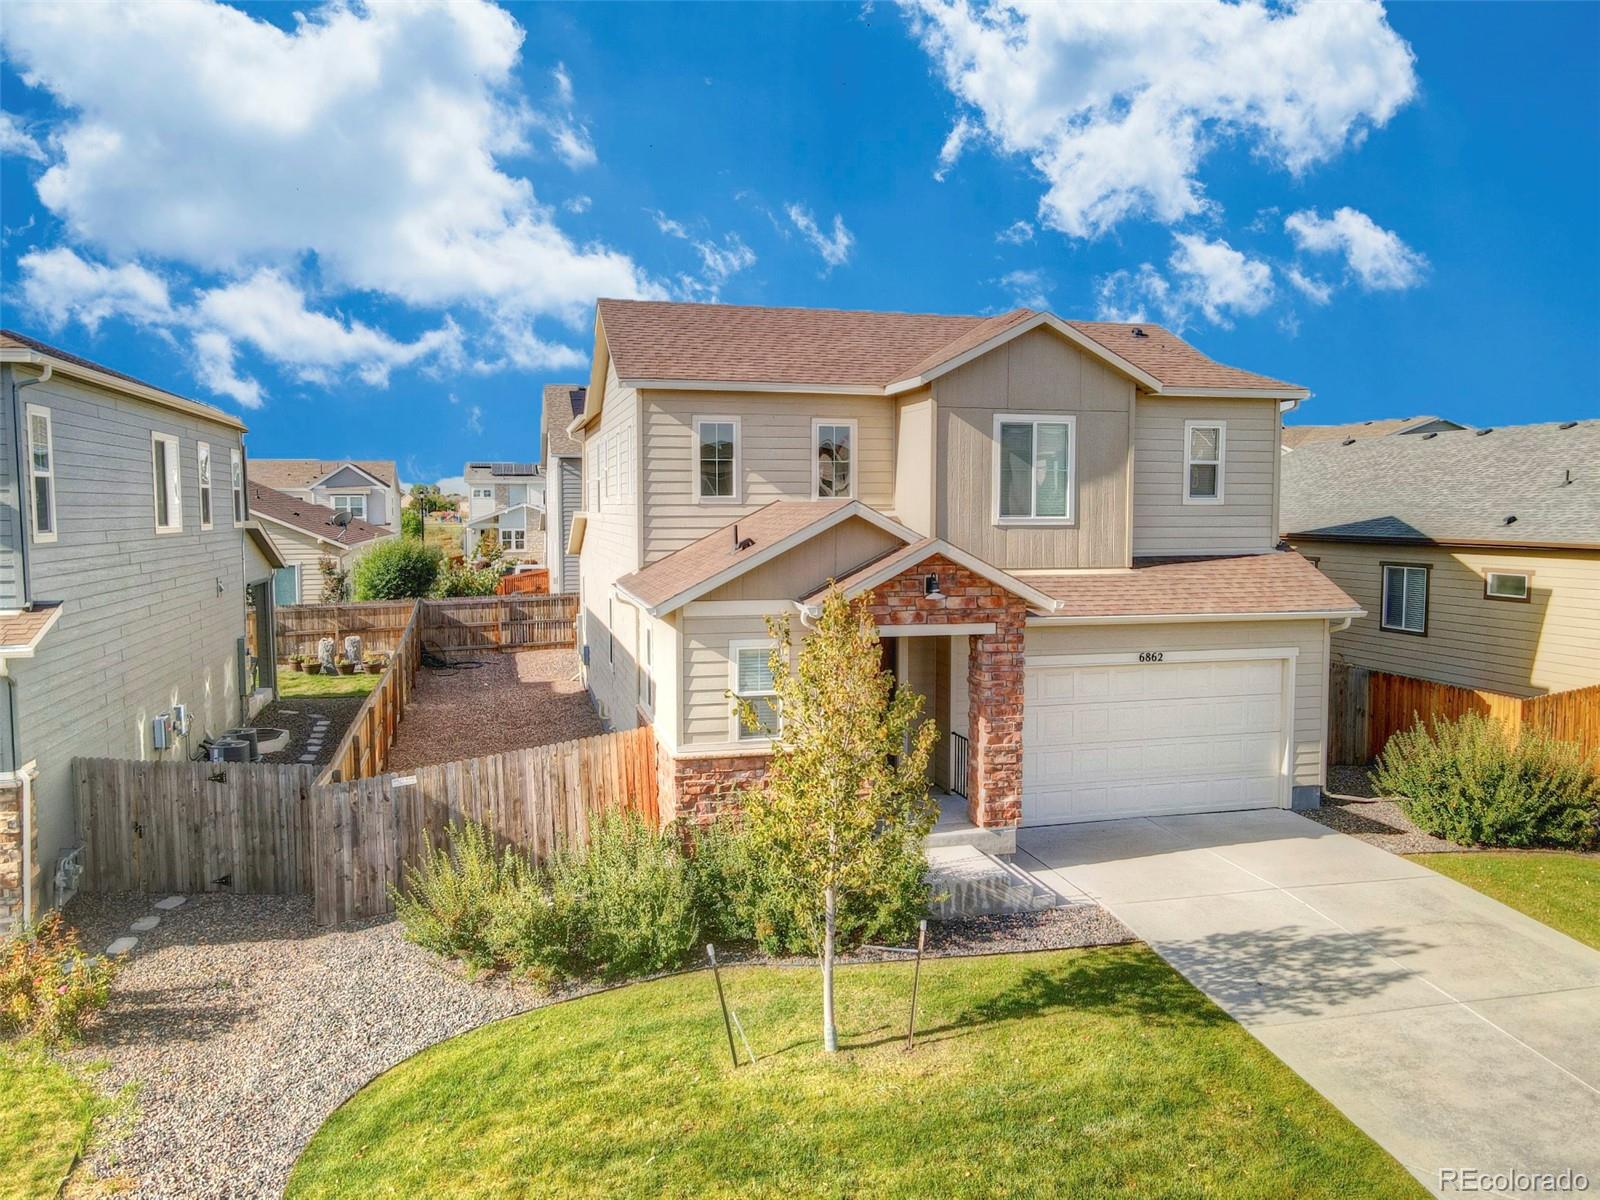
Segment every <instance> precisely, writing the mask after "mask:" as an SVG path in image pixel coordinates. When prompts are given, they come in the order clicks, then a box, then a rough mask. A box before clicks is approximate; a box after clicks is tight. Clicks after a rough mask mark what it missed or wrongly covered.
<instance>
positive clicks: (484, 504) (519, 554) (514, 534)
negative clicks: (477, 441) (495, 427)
mask: <svg viewBox="0 0 1600 1200" xmlns="http://www.w3.org/2000/svg"><path fill="white" fill-rule="evenodd" d="M461 474H462V477H463V478H464V479H465V480H466V483H467V519H466V521H465V523H464V527H463V529H462V531H461V550H462V553H463V554H464V555H465V556H466V557H467V558H468V559H471V558H472V556H473V555H474V554H475V553H476V552H477V549H478V543H479V542H480V541H481V540H482V539H483V535H484V534H485V533H491V534H493V535H494V536H495V537H496V538H497V539H498V540H499V542H500V550H501V552H502V554H503V555H504V557H505V558H507V559H509V560H511V561H513V562H540V561H542V560H543V557H544V474H543V472H541V471H540V470H539V464H538V463H514V462H469V463H468V464H467V465H466V467H465V468H464V469H463V471H462V472H461Z"/></svg>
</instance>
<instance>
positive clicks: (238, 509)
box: [228, 448, 246, 525]
mask: <svg viewBox="0 0 1600 1200" xmlns="http://www.w3.org/2000/svg"><path fill="white" fill-rule="evenodd" d="M228 457H229V458H230V459H231V460H232V462H231V464H230V477H231V481H232V486H233V523H234V524H235V525H242V524H244V519H245V516H246V513H245V507H244V455H242V454H240V453H239V451H238V449H237V448H234V449H231V450H229V451H228Z"/></svg>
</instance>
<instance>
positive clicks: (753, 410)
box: [607, 391, 895, 563]
mask: <svg viewBox="0 0 1600 1200" xmlns="http://www.w3.org/2000/svg"><path fill="white" fill-rule="evenodd" d="M607 403H608V405H609V400H608V401H607ZM641 408H642V410H643V416H644V432H645V440H644V446H645V454H644V479H643V483H644V496H645V507H644V561H645V562H647V563H648V562H654V561H655V560H656V559H658V558H661V557H663V556H664V555H667V554H670V553H672V552H673V551H674V550H681V549H682V548H683V547H684V546H687V545H688V544H689V543H690V542H693V541H695V540H697V539H699V538H702V537H704V536H705V535H706V534H708V533H711V532H713V531H714V530H717V529H720V528H721V527H722V526H724V525H727V524H729V523H730V522H733V521H737V520H738V519H739V518H740V517H743V516H745V515H747V514H749V513H752V512H754V511H755V510H756V509H758V508H761V507H762V506H764V505H767V504H770V503H772V501H774V500H809V499H811V474H812V471H813V469H814V467H815V462H814V459H815V456H816V450H815V448H814V446H813V445H812V440H811V422H812V421H813V419H816V418H824V419H825V418H829V417H835V418H841V419H846V420H853V421H855V422H856V446H855V472H856V478H855V499H857V500H860V501H862V502H863V503H865V504H868V505H870V506H871V507H873V508H875V509H878V510H879V511H880V512H891V511H893V509H894V504H895V482H894V481H895V448H894V443H895V411H894V401H893V400H891V399H889V398H887V397H876V396H825V395H815V396H813V395H790V394H784V395H760V394H755V393H740V392H666V391H646V392H645V393H643V395H642V397H641ZM697 417H737V418H738V419H739V443H740V444H739V462H738V466H739V471H738V475H739V477H738V479H737V480H735V488H736V493H735V494H736V496H737V500H738V502H737V503H732V504H730V503H726V502H719V503H709V504H708V503H699V502H697V499H696V495H697V490H698V485H697V482H696V481H697V479H698V475H699V466H698V457H697V455H698V448H697V446H696V444H695V437H694V422H695V419H696V418H697Z"/></svg>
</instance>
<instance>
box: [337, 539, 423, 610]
mask: <svg viewBox="0 0 1600 1200" xmlns="http://www.w3.org/2000/svg"><path fill="white" fill-rule="evenodd" d="M443 562H444V555H443V554H442V553H440V551H439V549H438V547H436V546H429V545H426V544H424V543H422V542H419V541H417V540H416V539H415V538H394V539H392V540H390V541H386V542H379V543H378V544H377V545H376V546H374V547H373V548H372V549H371V550H368V551H367V552H366V553H365V554H363V555H362V556H361V557H360V558H359V559H357V560H356V565H355V570H354V572H353V573H352V580H353V583H354V589H355V598H356V599H357V600H414V599H420V598H421V597H423V596H428V595H431V594H432V593H433V588H434V584H435V583H436V582H437V580H438V578H439V569H440V566H441V564H442V563H443Z"/></svg>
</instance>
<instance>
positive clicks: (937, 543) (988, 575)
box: [805, 538, 1056, 616]
mask: <svg viewBox="0 0 1600 1200" xmlns="http://www.w3.org/2000/svg"><path fill="white" fill-rule="evenodd" d="M918 540H919V541H920V540H921V539H920V538H919V539H918ZM900 553H901V552H900V551H895V552H894V553H893V554H890V555H887V556H886V558H885V561H884V563H883V565H882V566H880V567H878V569H877V570H875V571H873V572H872V573H871V574H869V575H866V576H863V577H862V578H861V579H858V580H852V581H851V583H850V586H849V587H847V588H846V589H845V593H844V594H845V596H846V597H847V598H848V597H852V596H859V595H860V594H861V593H862V592H867V591H871V590H872V589H873V588H875V587H877V586H878V585H879V584H880V583H882V582H883V581H884V580H886V579H893V578H894V577H895V576H896V575H898V574H900V573H901V572H902V571H908V570H910V569H911V568H912V567H914V566H915V565H916V564H917V563H920V562H925V561H927V560H928V559H929V558H932V557H933V556H934V555H936V554H937V555H940V556H942V557H944V558H948V559H949V560H950V561H951V562H953V563H955V564H956V565H958V566H962V567H965V568H966V569H967V570H969V571H971V572H972V573H973V574H974V575H981V576H982V577H983V578H985V579H987V580H988V581H989V582H990V583H992V584H994V585H995V586H996V587H998V588H1004V589H1005V590H1006V591H1008V592H1010V593H1012V594H1013V595H1016V596H1020V597H1022V599H1024V600H1026V601H1027V602H1028V603H1029V604H1031V605H1033V607H1035V608H1042V609H1044V610H1045V611H1046V612H1053V611H1055V607H1056V601H1055V599H1054V598H1053V597H1051V596H1047V595H1046V594H1045V593H1044V592H1041V591H1040V590H1039V589H1038V588H1035V587H1032V586H1031V585H1029V584H1027V583H1025V582H1023V581H1022V580H1020V579H1018V578H1016V577H1015V576H1014V575H1008V574H1006V573H1005V572H1004V571H1002V570H1000V569H999V568H998V567H992V566H990V565H989V564H988V563H986V562H984V561H983V559H981V558H978V557H977V556H976V555H973V554H968V553H967V552H966V551H965V550H962V549H960V548H958V547H956V546H952V545H951V544H950V543H949V542H947V541H944V540H943V539H942V538H935V539H933V540H932V541H930V542H929V543H928V545H927V548H926V551H925V552H924V553H922V554H919V555H918V556H917V557H915V558H901V557H900ZM805 611H806V612H808V613H809V614H810V615H812V616H815V615H816V614H817V613H819V612H821V611H822V609H821V607H820V606H819V605H815V604H809V605H806V606H805Z"/></svg>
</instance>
